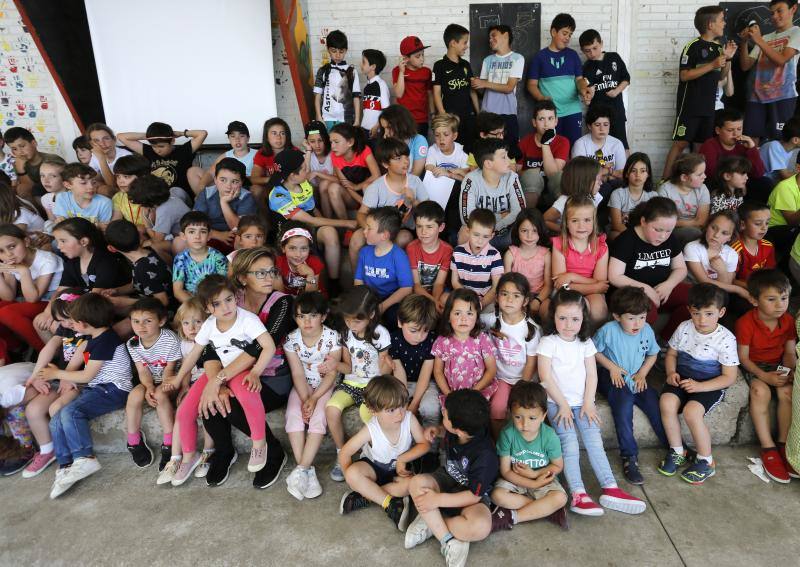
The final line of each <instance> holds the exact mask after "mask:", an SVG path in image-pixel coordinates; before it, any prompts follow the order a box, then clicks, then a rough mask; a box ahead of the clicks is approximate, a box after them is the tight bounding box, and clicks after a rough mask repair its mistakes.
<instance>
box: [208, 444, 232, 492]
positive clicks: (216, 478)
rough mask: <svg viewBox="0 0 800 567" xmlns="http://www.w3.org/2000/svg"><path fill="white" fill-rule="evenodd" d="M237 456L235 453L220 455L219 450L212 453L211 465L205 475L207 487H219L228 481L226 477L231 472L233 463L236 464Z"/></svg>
mask: <svg viewBox="0 0 800 567" xmlns="http://www.w3.org/2000/svg"><path fill="white" fill-rule="evenodd" d="M237 458H238V455H237V454H236V451H233V452H232V453H230V454H227V455H226V454H225V453H220V452H219V450H217V451H214V454H213V455H211V464H210V465H209V467H208V474H206V484H208V486H219V485H220V484H223V483H224V482H225V481H226V480H228V475H229V474H230V472H231V467H232V466H233V463H235V462H236V459H237Z"/></svg>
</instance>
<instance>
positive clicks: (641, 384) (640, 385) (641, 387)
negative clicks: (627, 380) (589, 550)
mask: <svg viewBox="0 0 800 567" xmlns="http://www.w3.org/2000/svg"><path fill="white" fill-rule="evenodd" d="M631 378H633V382H634V384H635V385H636V393H639V392H644V391H645V390H647V375H646V374H639V373H638V372H637V373H636V374H634V375H633V376H631Z"/></svg>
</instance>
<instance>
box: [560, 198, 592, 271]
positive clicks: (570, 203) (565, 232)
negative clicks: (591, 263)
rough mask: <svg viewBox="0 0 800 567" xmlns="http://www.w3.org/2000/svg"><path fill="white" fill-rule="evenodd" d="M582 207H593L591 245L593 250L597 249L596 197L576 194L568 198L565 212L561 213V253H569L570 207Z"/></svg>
mask: <svg viewBox="0 0 800 567" xmlns="http://www.w3.org/2000/svg"><path fill="white" fill-rule="evenodd" d="M581 207H591V208H592V223H593V224H592V234H591V235H590V236H589V247H590V248H591V249H592V250H596V249H597V237H598V231H597V207H596V206H595V204H594V199H593V198H592V196H591V195H576V196H573V197H570V198H569V199H567V202H566V204H564V213H563V214H562V215H561V253H562V254H564V256H566V255H567V250H568V247H569V238H570V235H569V229H568V228H567V219H568V218H569V211H570V209H578V208H581Z"/></svg>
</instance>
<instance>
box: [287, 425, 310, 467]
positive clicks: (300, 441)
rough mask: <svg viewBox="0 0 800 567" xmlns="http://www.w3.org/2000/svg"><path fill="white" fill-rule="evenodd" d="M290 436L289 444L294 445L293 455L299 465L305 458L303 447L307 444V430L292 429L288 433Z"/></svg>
mask: <svg viewBox="0 0 800 567" xmlns="http://www.w3.org/2000/svg"><path fill="white" fill-rule="evenodd" d="M287 435H288V436H289V444H290V445H291V446H292V456H293V457H294V462H295V463H297V464H298V465H299V464H301V463H300V461H302V460H303V449H304V448H305V446H306V432H305V431H292V432H291V433H287Z"/></svg>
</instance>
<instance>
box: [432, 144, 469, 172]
mask: <svg viewBox="0 0 800 567" xmlns="http://www.w3.org/2000/svg"><path fill="white" fill-rule="evenodd" d="M453 145H454V146H455V147H454V148H453V152H452V153H451V154H445V153H444V152H442V150H440V149H439V146H437V145H436V144H431V145H430V146H428V157H427V158H425V165H433V166H436V167H444V168H446V169H464V168H466V167H467V154H466V153H465V152H464V146H462V145H461V144H459V143H458V142H454V144H453Z"/></svg>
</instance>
